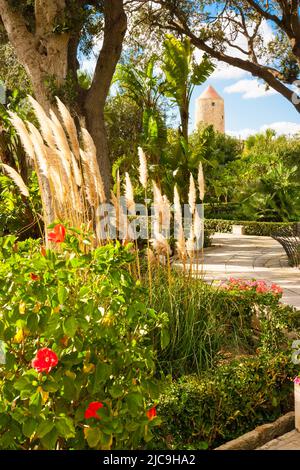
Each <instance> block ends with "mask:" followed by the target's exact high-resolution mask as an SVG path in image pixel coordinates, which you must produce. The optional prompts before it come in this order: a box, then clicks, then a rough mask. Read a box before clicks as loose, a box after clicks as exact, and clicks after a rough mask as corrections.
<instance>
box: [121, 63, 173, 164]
mask: <svg viewBox="0 0 300 470" xmlns="http://www.w3.org/2000/svg"><path fill="white" fill-rule="evenodd" d="M157 61H158V58H157V57H156V56H155V55H154V56H152V57H151V58H150V60H149V61H148V63H147V65H146V68H145V69H144V68H141V67H138V66H132V64H131V63H128V64H120V65H119V66H118V67H117V71H116V74H115V77H114V82H117V83H118V84H119V87H120V90H121V93H122V94H123V95H124V96H126V97H127V98H129V99H130V100H132V101H133V102H134V103H135V104H136V105H137V106H138V107H139V108H140V109H141V110H142V129H143V132H142V135H141V141H140V145H141V146H142V147H143V148H144V150H145V151H146V152H147V154H148V155H149V156H150V157H152V160H153V163H159V160H160V157H161V153H162V149H163V148H164V146H165V143H166V138H167V132H166V125H165V119H164V116H163V114H162V110H161V102H162V91H161V85H162V82H163V80H162V74H161V73H160V74H159V73H157V70H156V64H157Z"/></svg>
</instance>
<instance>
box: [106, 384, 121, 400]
mask: <svg viewBox="0 0 300 470" xmlns="http://www.w3.org/2000/svg"><path fill="white" fill-rule="evenodd" d="M109 393H110V394H111V396H112V397H113V398H120V397H121V396H122V395H123V393H124V391H123V388H122V387H121V386H120V385H117V384H116V385H113V386H112V387H110V389H109Z"/></svg>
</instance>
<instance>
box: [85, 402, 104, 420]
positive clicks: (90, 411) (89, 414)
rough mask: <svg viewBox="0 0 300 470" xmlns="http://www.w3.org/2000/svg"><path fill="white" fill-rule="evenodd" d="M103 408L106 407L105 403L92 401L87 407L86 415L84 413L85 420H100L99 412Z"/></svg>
mask: <svg viewBox="0 0 300 470" xmlns="http://www.w3.org/2000/svg"><path fill="white" fill-rule="evenodd" d="M103 406H104V405H103V403H101V401H92V402H91V403H90V404H89V406H88V407H87V409H86V410H85V413H84V417H85V419H89V418H96V419H100V417H99V416H98V415H97V410H99V409H100V408H103Z"/></svg>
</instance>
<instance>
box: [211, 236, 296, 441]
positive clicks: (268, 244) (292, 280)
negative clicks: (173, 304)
mask: <svg viewBox="0 0 300 470" xmlns="http://www.w3.org/2000/svg"><path fill="white" fill-rule="evenodd" d="M204 252H205V253H204V264H203V275H204V278H205V279H206V280H207V281H224V280H226V279H228V278H229V277H231V276H232V277H237V278H242V279H252V278H255V279H262V280H265V281H266V282H269V283H273V282H274V283H275V284H278V285H279V286H280V287H282V288H283V290H284V294H283V298H282V301H283V302H284V303H287V304H289V305H293V306H295V307H296V308H297V309H299V310H300V270H299V269H296V268H291V267H290V266H289V264H288V258H287V256H286V253H285V251H284V249H283V248H282V246H281V245H280V244H279V243H278V242H277V241H275V240H274V239H273V238H271V237H255V236H248V235H241V236H236V235H231V234H223V233H217V234H215V235H214V237H213V246H212V247H210V248H206V249H205V250H204ZM258 450H300V433H299V432H297V431H296V430H293V431H291V432H288V433H286V434H284V435H283V436H280V437H278V438H277V439H274V440H272V441H270V442H268V443H267V444H265V445H264V446H262V447H260V448H259V449H258Z"/></svg>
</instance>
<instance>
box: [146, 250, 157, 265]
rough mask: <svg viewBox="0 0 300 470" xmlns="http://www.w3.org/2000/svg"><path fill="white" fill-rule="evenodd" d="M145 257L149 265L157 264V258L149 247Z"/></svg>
mask: <svg viewBox="0 0 300 470" xmlns="http://www.w3.org/2000/svg"><path fill="white" fill-rule="evenodd" d="M147 257H148V261H149V264H150V266H155V265H156V264H157V259H156V256H155V254H154V253H153V251H152V250H151V248H147Z"/></svg>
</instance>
